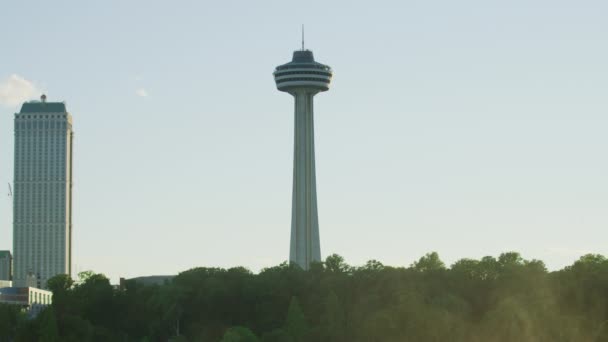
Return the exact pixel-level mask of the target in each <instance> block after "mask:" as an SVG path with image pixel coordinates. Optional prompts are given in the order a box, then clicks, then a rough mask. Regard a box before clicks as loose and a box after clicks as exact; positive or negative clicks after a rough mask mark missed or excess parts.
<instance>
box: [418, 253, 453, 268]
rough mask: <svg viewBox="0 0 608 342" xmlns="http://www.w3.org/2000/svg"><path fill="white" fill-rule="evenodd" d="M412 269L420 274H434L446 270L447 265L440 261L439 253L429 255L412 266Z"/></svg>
mask: <svg viewBox="0 0 608 342" xmlns="http://www.w3.org/2000/svg"><path fill="white" fill-rule="evenodd" d="M412 267H413V268H414V269H415V270H416V271H419V272H434V271H441V270H445V264H444V263H443V261H441V259H439V254H437V252H432V253H427V254H426V255H425V256H423V257H421V258H420V259H419V260H418V261H416V262H415V263H414V264H412Z"/></svg>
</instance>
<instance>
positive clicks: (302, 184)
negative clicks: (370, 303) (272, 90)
mask: <svg viewBox="0 0 608 342" xmlns="http://www.w3.org/2000/svg"><path fill="white" fill-rule="evenodd" d="M331 78H332V70H331V68H330V67H329V66H327V65H324V64H321V63H318V62H316V61H315V59H314V57H313V54H312V51H310V50H304V49H302V50H298V51H294V53H293V59H292V61H291V62H289V63H286V64H283V65H280V66H278V67H277V68H276V69H275V71H274V79H275V82H276V85H277V89H278V90H280V91H284V92H287V93H289V94H291V95H292V96H293V97H294V99H295V119H294V122H295V134H294V151H293V153H294V156H293V193H292V204H291V243H290V250H289V261H290V263H296V264H298V265H299V266H300V267H302V268H303V269H305V270H307V269H309V268H310V263H311V262H314V261H321V246H320V243H319V218H318V214H317V182H316V176H315V142H314V116H313V97H314V96H315V95H316V94H317V93H319V92H323V91H327V90H329V83H330V81H331Z"/></svg>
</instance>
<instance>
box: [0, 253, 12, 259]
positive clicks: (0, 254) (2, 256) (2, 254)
mask: <svg viewBox="0 0 608 342" xmlns="http://www.w3.org/2000/svg"><path fill="white" fill-rule="evenodd" d="M9 255H11V251H0V258H4V257H6V256H9Z"/></svg>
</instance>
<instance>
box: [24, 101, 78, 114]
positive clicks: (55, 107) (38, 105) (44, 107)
mask: <svg viewBox="0 0 608 342" xmlns="http://www.w3.org/2000/svg"><path fill="white" fill-rule="evenodd" d="M20 113H67V110H66V108H65V103H63V102H39V101H32V102H26V103H24V104H23V106H21V112H20Z"/></svg>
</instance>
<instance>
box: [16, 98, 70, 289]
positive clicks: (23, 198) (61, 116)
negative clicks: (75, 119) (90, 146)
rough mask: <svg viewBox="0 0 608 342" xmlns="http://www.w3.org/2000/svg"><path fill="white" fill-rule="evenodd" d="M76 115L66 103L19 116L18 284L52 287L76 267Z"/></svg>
mask: <svg viewBox="0 0 608 342" xmlns="http://www.w3.org/2000/svg"><path fill="white" fill-rule="evenodd" d="M72 141H73V132H72V116H71V115H70V114H69V113H68V112H67V110H66V106H65V104H64V103H62V102H46V97H45V96H44V95H43V96H42V97H41V101H35V102H26V103H24V104H23V106H22V107H21V111H20V112H19V113H17V114H15V167H14V170H15V174H14V187H13V188H14V189H13V253H14V255H13V284H14V286H16V287H24V286H32V285H33V284H31V279H36V283H37V284H36V285H37V286H35V287H38V288H46V281H47V280H48V279H49V278H51V277H53V276H55V275H57V274H68V275H71V271H72V270H71V268H72Z"/></svg>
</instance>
